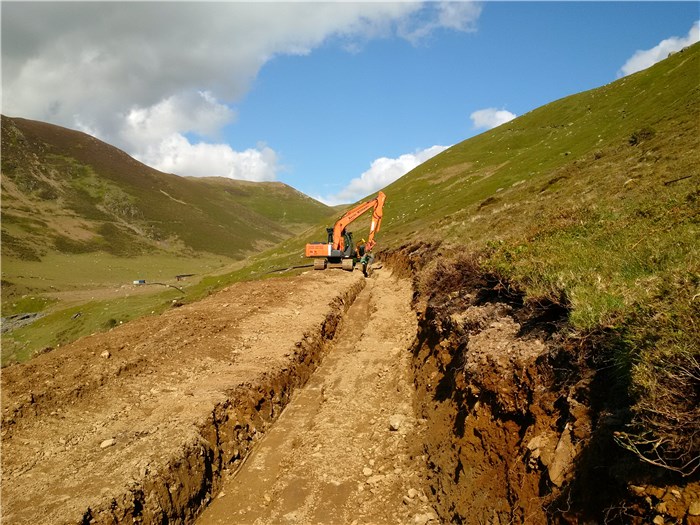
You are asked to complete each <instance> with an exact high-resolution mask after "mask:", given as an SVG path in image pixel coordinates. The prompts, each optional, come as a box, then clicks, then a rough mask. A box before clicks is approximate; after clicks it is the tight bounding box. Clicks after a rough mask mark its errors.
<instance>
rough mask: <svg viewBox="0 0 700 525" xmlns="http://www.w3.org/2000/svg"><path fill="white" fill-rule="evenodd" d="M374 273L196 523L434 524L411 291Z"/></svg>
mask: <svg viewBox="0 0 700 525" xmlns="http://www.w3.org/2000/svg"><path fill="white" fill-rule="evenodd" d="M375 275H376V279H370V280H369V281H368V285H367V287H366V288H365V289H364V290H363V291H362V292H361V293H360V295H359V297H358V299H357V301H356V302H355V304H353V306H352V307H351V308H350V310H349V311H348V313H347V314H346V317H345V319H344V324H343V327H342V328H341V330H340V332H339V336H338V337H337V338H336V342H335V343H334V345H333V348H332V349H331V351H330V354H329V355H328V356H327V357H326V358H325V360H324V362H323V364H322V365H321V366H320V367H319V369H318V370H317V371H316V372H315V373H314V375H313V377H312V378H311V380H310V381H309V383H308V384H307V385H306V386H305V387H304V388H303V389H302V390H301V391H300V392H299V393H298V394H295V395H294V398H293V399H292V401H291V402H290V404H289V406H288V407H287V409H286V410H285V412H284V413H283V414H282V416H281V417H280V420H279V421H278V422H277V423H276V424H275V426H274V427H273V428H272V429H271V430H270V432H269V433H268V434H267V435H266V436H265V438H264V439H263V440H262V441H261V442H260V443H259V444H258V445H257V446H256V448H255V451H254V452H253V453H252V454H251V456H250V459H249V460H248V461H247V462H246V463H245V465H244V466H243V467H242V468H241V469H240V471H239V472H237V473H235V475H232V476H230V478H229V479H227V480H226V481H225V482H224V484H223V488H222V491H221V493H219V495H218V496H217V498H216V499H215V500H214V501H213V502H212V504H211V505H210V506H209V508H208V509H207V510H206V511H205V512H204V513H203V515H202V516H201V517H200V518H199V520H198V521H197V523H198V525H215V524H231V523H238V524H253V523H254V524H257V525H264V524H275V523H289V524H293V523H299V524H312V523H313V524H316V523H319V524H351V523H352V524H359V523H366V524H380V523H395V524H401V523H421V524H425V523H428V522H432V523H435V522H436V520H437V515H436V514H435V513H434V512H433V510H432V508H431V507H430V505H429V504H428V498H427V496H426V494H425V493H424V491H423V488H422V487H423V485H424V478H425V457H424V456H423V455H422V454H423V453H422V442H423V438H422V434H424V432H425V421H417V420H416V418H415V417H414V415H413V406H412V405H413V397H414V388H413V385H412V384H411V382H412V381H411V376H410V366H409V365H410V353H409V352H408V351H407V348H408V347H409V346H410V344H411V342H412V341H413V339H414V337H415V332H416V320H415V315H414V314H413V312H412V310H411V309H410V299H411V288H410V284H409V283H408V282H407V281H405V280H398V279H396V278H392V277H390V276H388V275H387V274H386V273H382V272H378V275H377V274H375ZM392 424H393V425H394V427H393V429H392Z"/></svg>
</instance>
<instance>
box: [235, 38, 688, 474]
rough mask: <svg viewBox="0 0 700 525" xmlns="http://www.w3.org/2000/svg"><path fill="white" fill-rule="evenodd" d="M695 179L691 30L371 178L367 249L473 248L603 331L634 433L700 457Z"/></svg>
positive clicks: (291, 254)
mask: <svg viewBox="0 0 700 525" xmlns="http://www.w3.org/2000/svg"><path fill="white" fill-rule="evenodd" d="M514 86H516V84H514ZM514 89H516V87H514ZM699 182H700V44H696V45H694V46H692V47H689V48H686V49H685V50H683V51H682V52H679V53H676V54H674V55H672V56H670V57H669V58H667V59H666V60H664V61H662V62H660V63H659V64H656V65H655V66H653V67H651V68H649V69H647V70H644V71H641V72H639V73H636V74H634V75H630V76H628V77H625V78H622V79H620V80H617V81H615V82H612V83H610V84H608V85H606V86H603V87H600V88H598V89H593V90H591V91H587V92H584V93H580V94H576V95H573V96H570V97H567V98H564V99H561V100H558V101H555V102H552V103H550V104H548V105H546V106H543V107H541V108H538V109H536V110H533V111H531V112H529V113H527V114H525V115H522V116H521V117H519V118H517V119H515V120H513V121H511V122H508V123H506V124H503V125H501V126H500V127H498V128H495V129H493V130H491V131H488V132H486V133H483V134H481V135H479V136H476V137H473V138H471V139H468V140H466V141H464V142H462V143H460V144H457V145H455V146H453V147H451V148H450V149H448V150H447V151H445V152H444V153H442V154H440V155H438V156H436V157H434V158H432V159H430V160H429V161H427V162H425V163H424V164H422V165H421V166H419V167H417V168H416V169H414V170H413V171H412V172H410V173H408V174H407V175H405V176H404V177H402V178H401V179H399V180H398V181H397V182H395V183H393V184H391V185H390V186H388V187H387V188H384V192H385V193H386V194H387V202H386V206H385V209H384V217H385V218H384V224H383V227H382V231H381V232H380V234H379V235H378V241H379V249H381V250H392V249H397V248H399V247H401V246H407V245H411V244H415V243H419V242H431V243H441V244H440V250H439V253H441V254H442V255H441V256H440V258H441V259H442V260H443V262H444V261H447V264H449V260H450V259H451V258H456V257H459V256H460V255H469V256H470V257H476V259H477V260H478V261H479V265H480V266H481V268H482V269H483V271H485V272H489V273H495V274H496V275H498V276H499V277H500V278H502V279H504V280H507V281H508V282H510V285H511V286H514V287H516V288H518V289H520V290H521V291H523V292H524V293H525V295H526V300H529V301H533V302H536V301H539V300H542V299H546V300H548V301H554V302H558V303H563V306H566V307H567V308H568V311H569V320H570V326H571V329H572V330H573V331H575V332H577V333H579V334H586V333H592V332H596V333H606V334H608V336H607V341H608V344H611V345H613V346H614V349H613V356H612V358H613V359H614V361H615V366H616V367H617V370H618V374H619V376H620V380H621V381H622V382H624V383H625V384H628V391H629V393H630V395H631V396H632V399H634V403H635V404H634V413H635V418H636V419H635V421H636V422H637V423H639V425H640V427H638V428H641V429H642V430H641V432H645V431H647V430H650V431H652V434H650V436H652V437H650V438H649V439H648V442H647V446H648V447H654V446H659V447H660V448H658V449H654V453H656V452H659V451H660V450H661V449H665V451H666V452H665V453H664V454H665V455H663V457H664V458H669V457H675V459H674V461H673V463H674V465H675V467H674V468H679V467H683V468H685V471H686V472H687V471H688V469H690V468H691V467H692V466H693V465H690V467H689V466H687V465H685V466H684V465H683V463H684V462H685V461H686V460H689V458H690V460H693V459H692V458H695V459H694V461H697V458H698V457H699V454H698V452H699V451H698V446H699V445H698V444H697V443H696V442H694V441H693V437H692V436H693V435H694V432H695V431H696V430H697V426H698V424H700V409H699V408H698V407H699V406H700V399H698V397H697V396H698V393H697V387H696V382H697V377H698V375H699V374H700V321H699V320H700V315H698V314H699V311H698V309H699V306H700V289H699V286H700V235H699V231H698V226H699V219H700V213H699V211H700V186H699ZM359 223H360V224H361V227H358V228H353V229H358V230H360V231H362V229H363V228H365V225H364V224H363V221H362V220H360V221H359ZM323 236H324V229H323V225H321V224H319V226H318V227H317V228H315V229H312V230H310V231H308V232H307V233H306V234H305V235H304V236H303V237H301V238H296V239H291V240H287V241H285V242H284V243H281V244H280V245H278V246H277V247H275V248H274V249H272V250H270V251H268V252H265V253H264V254H263V255H262V256H260V257H256V258H255V262H254V264H252V265H249V266H247V267H246V268H244V269H242V270H241V271H240V272H238V273H237V274H235V275H231V276H230V278H232V279H240V278H255V277H259V276H262V275H265V272H268V271H270V270H273V269H275V268H280V267H285V266H292V265H295V264H299V263H300V262H299V261H300V260H301V254H302V250H303V244H304V243H305V242H308V241H310V240H323ZM435 253H436V258H437V257H438V256H437V253H438V252H437V251H436V252H435ZM608 350H609V349H607V350H606V349H602V348H601V352H603V351H604V352H607V351H608ZM693 429H694V430H693ZM645 439H646V438H645ZM633 442H634V441H633V440H632V441H630V443H633ZM640 442H641V441H640ZM650 450H651V448H650ZM664 461H665V460H664ZM695 466H697V465H695Z"/></svg>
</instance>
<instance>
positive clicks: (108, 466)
mask: <svg viewBox="0 0 700 525" xmlns="http://www.w3.org/2000/svg"><path fill="white" fill-rule="evenodd" d="M364 284H365V279H364V278H363V276H362V274H361V273H360V272H354V273H347V272H316V273H313V272H309V273H307V274H305V275H302V276H300V277H296V278H289V279H275V280H268V281H265V282H255V283H241V284H237V285H235V286H232V287H230V288H228V289H226V290H224V291H222V292H220V293H217V294H215V295H213V296H211V297H209V298H207V299H205V300H203V301H200V302H198V303H196V304H192V305H186V306H183V307H181V308H177V309H173V310H171V311H170V312H168V313H166V314H164V315H161V316H157V317H152V318H146V319H142V320H139V321H135V322H131V323H128V324H126V325H124V326H121V327H119V328H116V329H114V330H112V331H110V332H109V333H105V334H99V335H95V336H91V337H87V338H85V339H82V340H80V341H77V342H76V343H74V344H71V345H69V346H67V347H64V348H61V349H58V350H55V351H53V352H51V353H49V354H45V355H42V356H39V357H37V358H35V359H33V360H32V361H31V362H29V363H27V364H24V365H16V366H11V367H8V368H5V369H4V370H3V372H2V418H3V419H2V486H3V493H2V515H3V523H7V524H10V523H32V524H42V523H52V524H53V523H80V522H90V521H91V522H93V523H112V522H115V521H116V522H128V523H133V522H143V523H152V522H163V521H170V522H175V523H178V522H179V523H185V522H191V521H192V520H193V519H194V517H195V516H196V515H197V514H198V513H199V512H200V510H201V508H202V507H203V506H204V505H206V503H207V502H208V501H209V500H210V499H211V496H212V495H213V494H216V493H218V492H219V487H220V476H221V472H223V471H224V470H225V469H226V468H235V466H236V464H237V463H239V462H240V461H241V459H242V458H244V457H245V455H246V453H247V451H248V450H249V449H250V447H251V446H252V445H253V444H254V443H255V442H256V441H257V440H258V439H259V437H260V436H261V435H262V432H263V431H264V430H265V429H266V428H267V427H268V426H269V424H270V422H271V421H273V420H274V419H275V418H276V417H277V416H278V415H279V413H280V412H281V410H282V408H283V407H284V406H285V405H286V403H287V401H288V399H289V396H290V394H291V392H292V391H293V390H294V389H295V388H296V387H298V386H299V385H301V384H303V383H304V382H305V381H306V380H307V379H308V377H309V376H310V375H311V373H312V371H313V370H314V369H315V368H316V366H317V364H318V363H319V362H320V361H321V358H322V357H323V356H324V355H325V353H327V351H328V342H329V341H330V340H331V339H332V338H333V336H334V335H335V332H336V329H337V327H338V325H339V323H340V320H341V318H342V316H343V314H344V312H345V310H346V309H347V308H348V307H349V305H350V304H351V303H352V301H353V300H354V298H355V296H356V295H357V294H358V293H359V292H360V290H361V289H362V288H363V287H364Z"/></svg>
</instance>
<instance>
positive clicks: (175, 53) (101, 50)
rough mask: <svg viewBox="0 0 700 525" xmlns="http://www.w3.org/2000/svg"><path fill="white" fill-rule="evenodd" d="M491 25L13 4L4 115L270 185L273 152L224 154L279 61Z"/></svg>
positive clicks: (175, 7)
mask: <svg viewBox="0 0 700 525" xmlns="http://www.w3.org/2000/svg"><path fill="white" fill-rule="evenodd" d="M479 14H480V7H478V5H475V4H471V3H462V4H460V5H453V4H451V3H432V2H428V3H425V4H423V3H418V2H395V3H384V2H324V3H317V2H308V3H304V2H289V3H285V2H281V3H254V2H212V3H203V2H202V3H199V2H173V3H168V4H162V3H159V2H75V3H73V2H55V3H51V2H6V3H3V6H2V18H1V20H2V111H3V113H4V114H6V115H9V116H21V117H26V118H32V119H37V120H42V121H47V122H52V123H54V124H59V125H63V126H67V127H73V128H78V129H81V130H84V131H86V132H89V133H90V134H93V135H95V136H97V137H99V138H101V139H102V140H105V141H107V142H109V143H111V144H114V145H115V146H118V147H120V148H122V149H125V150H126V151H127V152H128V153H130V154H132V155H134V156H137V157H138V158H140V159H143V160H145V161H146V162H148V163H150V164H151V165H153V166H154V167H161V168H163V167H168V168H167V169H168V171H174V172H176V173H178V174H182V175H202V174H209V175H211V174H220V173H230V174H231V175H230V176H243V177H246V178H249V179H254V178H255V177H262V178H263V179H264V180H268V179H269V178H270V177H274V171H275V170H276V169H277V166H278V165H277V163H276V161H275V159H276V155H275V154H274V152H273V150H272V149H270V148H269V147H261V148H257V149H253V150H250V149H249V150H246V151H241V152H238V151H235V150H234V149H233V148H232V147H231V146H229V145H224V144H217V143H216V141H217V134H218V133H219V131H220V130H221V129H222V128H223V126H225V125H227V124H230V123H232V122H233V121H234V119H235V117H236V112H235V110H234V109H233V108H232V104H235V103H236V102H238V101H240V100H241V98H242V97H243V96H244V95H245V94H246V92H247V91H248V90H249V88H250V86H251V83H252V81H253V80H254V79H255V77H256V76H257V74H258V72H259V70H260V68H261V67H262V66H263V65H264V64H265V63H266V62H267V61H269V60H270V59H271V58H273V57H275V56H278V55H285V54H287V55H290V54H292V55H303V54H308V53H310V52H311V51H312V50H313V49H314V48H316V47H318V46H319V45H321V44H323V43H324V42H326V41H328V40H329V39H332V38H333V39H336V40H338V41H339V42H340V44H341V45H344V46H345V47H346V48H347V49H355V50H358V49H361V48H362V44H363V43H364V42H366V41H368V40H371V39H373V38H383V37H388V36H392V35H398V36H400V37H403V38H406V39H409V40H411V41H413V42H415V41H417V40H419V39H420V38H422V37H426V36H428V35H429V34H430V33H431V32H432V31H435V30H437V29H439V28H446V29H450V30H459V31H467V30H472V29H473V25H474V22H475V21H476V19H477V18H478V16H479ZM418 15H420V16H418ZM191 134H196V135H198V136H199V140H200V142H198V143H193V141H192V139H188V138H187V137H188V136H190V135H191ZM204 152H207V153H209V154H211V155H213V156H214V158H215V159H218V162H214V161H213V160H212V159H208V160H207V159H205V158H204ZM273 157H274V158H273ZM194 159H198V161H201V162H202V164H197V163H195V162H194ZM205 166H208V169H211V170H212V172H211V173H203V172H204V170H205ZM241 174H242V175H241ZM255 180H258V179H255Z"/></svg>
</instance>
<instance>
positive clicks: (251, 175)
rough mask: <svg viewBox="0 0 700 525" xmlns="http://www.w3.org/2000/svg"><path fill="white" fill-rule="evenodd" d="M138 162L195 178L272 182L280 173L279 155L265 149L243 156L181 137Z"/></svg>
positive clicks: (153, 149) (170, 138)
mask: <svg viewBox="0 0 700 525" xmlns="http://www.w3.org/2000/svg"><path fill="white" fill-rule="evenodd" d="M136 158H137V159H139V160H140V161H141V162H143V163H144V164H148V165H149V166H153V167H154V168H156V169H158V170H160V171H164V172H166V173H176V174H178V175H189V176H193V177H229V178H232V179H241V180H250V181H270V180H275V175H276V173H277V170H278V163H277V154H276V153H275V152H274V151H273V150H272V149H271V148H269V147H267V146H265V145H262V144H261V145H258V147H257V149H253V148H250V149H247V150H245V151H240V152H239V151H235V150H233V148H231V146H229V145H228V144H208V143H204V142H200V143H197V144H192V143H190V141H189V140H187V138H185V137H184V136H182V135H180V134H178V133H174V134H172V135H170V136H168V137H166V138H164V139H163V140H161V141H159V142H158V143H156V144H154V145H151V146H149V147H148V148H146V150H145V151H144V152H143V153H142V154H139V155H136Z"/></svg>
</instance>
